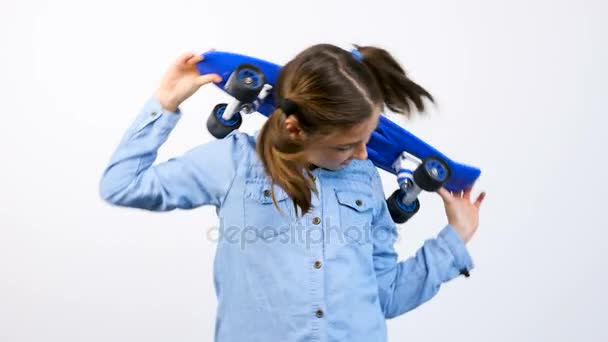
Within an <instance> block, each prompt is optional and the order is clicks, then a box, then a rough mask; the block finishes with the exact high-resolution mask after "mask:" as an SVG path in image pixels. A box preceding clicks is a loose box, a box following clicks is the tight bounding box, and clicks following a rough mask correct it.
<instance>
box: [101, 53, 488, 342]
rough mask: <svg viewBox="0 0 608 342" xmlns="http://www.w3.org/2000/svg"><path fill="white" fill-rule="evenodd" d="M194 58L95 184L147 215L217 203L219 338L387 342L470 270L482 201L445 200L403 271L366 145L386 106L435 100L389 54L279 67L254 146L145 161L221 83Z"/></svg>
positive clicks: (313, 56)
mask: <svg viewBox="0 0 608 342" xmlns="http://www.w3.org/2000/svg"><path fill="white" fill-rule="evenodd" d="M202 58H203V57H201V56H200V55H198V54H193V53H188V54H184V55H183V56H181V57H180V58H179V59H178V60H177V61H176V62H175V63H174V64H173V65H172V66H171V67H170V68H169V69H168V70H167V72H166V74H165V75H164V77H163V79H162V81H161V84H160V87H159V88H158V90H157V91H156V92H155V93H154V95H153V96H151V97H150V99H148V101H147V102H146V104H145V105H144V107H143V110H142V111H141V112H140V113H139V115H138V117H137V119H136V120H135V122H134V123H133V125H132V126H131V127H130V128H129V129H128V131H127V132H126V134H125V135H124V138H123V139H122V141H121V142H120V144H119V145H118V148H117V149H116V151H115V152H114V154H113V156H112V158H111V160H110V162H109V165H108V166H107V168H106V170H105V172H104V173H103V176H102V179H101V182H100V193H101V196H102V197H103V198H104V199H105V200H106V201H107V202H109V203H111V204H114V205H120V206H126V207H134V208H141V209H147V210H153V211H169V210H173V209H175V208H180V209H193V208H196V207H199V206H202V205H208V204H211V205H214V206H215V207H216V208H217V214H218V216H219V218H220V235H219V240H218V245H217V251H216V255H215V260H214V285H215V291H216V295H217V300H218V307H217V319H216V325H215V340H216V341H239V342H240V341H317V340H319V341H365V342H369V341H385V340H386V338H387V334H386V319H389V318H393V317H396V316H399V315H401V314H403V313H405V312H407V311H409V310H412V309H414V308H415V307H417V306H419V305H420V304H422V303H424V302H426V301H427V300H429V299H430V298H431V297H433V296H434V295H435V294H436V293H437V291H438V290H439V287H440V286H441V284H442V283H444V282H447V281H449V280H451V279H453V278H455V277H457V276H458V275H459V274H465V275H468V271H469V270H470V269H472V268H473V263H472V260H471V258H470V256H469V254H468V252H467V249H466V247H465V243H466V242H468V241H469V239H470V238H471V236H472V235H473V234H474V233H475V231H476V229H477V226H478V218H479V207H480V205H481V202H482V201H483V198H484V196H485V193H483V192H482V193H481V194H480V195H479V197H478V198H477V199H476V201H474V202H473V203H471V199H470V194H471V190H472V189H468V190H466V191H464V192H463V193H459V194H456V193H454V194H453V193H450V192H448V191H447V190H445V189H441V190H440V191H439V195H440V196H441V198H442V199H443V202H444V205H445V211H446V214H447V220H448V224H447V225H446V227H445V228H444V229H443V230H442V231H441V232H440V233H439V235H438V236H437V237H436V238H434V239H429V240H427V241H426V242H425V243H424V246H423V247H422V248H421V249H420V250H419V251H418V252H417V253H416V255H415V256H414V257H411V258H409V259H407V260H404V261H398V260H397V259H398V255H397V254H396V252H395V250H394V248H393V244H394V242H395V240H396V239H397V230H396V227H395V224H394V222H393V221H392V220H391V217H390V214H389V212H388V209H387V206H386V202H385V197H384V191H383V188H382V183H381V181H380V177H379V174H378V171H377V169H376V168H375V167H374V165H373V164H372V163H371V161H369V160H368V159H367V152H366V143H367V142H368V140H369V138H370V136H371V134H372V132H373V131H374V129H375V127H376V126H377V124H378V119H379V116H380V115H381V112H382V111H383V110H384V108H385V107H386V108H388V109H390V110H391V111H393V112H397V113H403V114H406V115H410V114H409V113H410V112H411V111H412V109H413V108H411V107H412V106H415V107H416V109H417V110H418V111H423V110H424V103H423V100H424V98H427V99H429V100H431V101H432V96H431V95H430V94H429V93H428V92H427V91H426V90H425V89H423V88H422V87H421V86H419V85H418V84H416V83H414V82H413V81H412V80H410V79H409V78H408V77H407V75H406V74H405V72H404V70H403V69H402V68H401V66H400V65H399V64H398V63H397V62H396V61H395V59H394V58H393V57H392V56H391V55H390V54H389V53H388V52H387V51H385V50H383V49H380V48H376V47H357V49H355V50H353V52H348V51H346V50H343V49H341V48H339V47H336V46H333V45H328V44H321V45H316V46H312V47H310V48H308V49H306V50H305V51H303V52H301V53H300V54H298V55H297V56H296V57H295V58H294V59H293V60H291V61H290V62H289V63H287V64H286V65H285V66H284V67H283V69H282V71H281V74H280V76H279V79H278V81H277V84H276V87H275V89H274V91H275V96H276V98H277V99H279V103H280V105H279V106H278V107H277V110H276V111H275V112H274V113H272V115H271V116H270V117H269V119H268V120H267V121H266V122H265V123H264V126H263V127H262V129H261V130H260V131H259V132H257V133H255V134H254V135H253V136H250V135H248V134H245V133H241V132H238V131H234V132H232V133H231V134H229V135H228V136H227V137H226V138H224V139H222V140H215V141H212V142H209V143H206V144H203V145H200V146H198V147H195V148H194V149H192V150H190V151H188V152H187V153H185V154H184V155H182V156H180V157H178V158H172V159H170V160H168V161H166V162H164V163H160V164H157V165H154V166H153V165H152V164H153V163H154V161H155V159H156V156H157V150H158V148H159V147H160V146H161V145H162V144H163V143H164V142H165V141H166V140H167V137H168V136H169V134H170V132H171V130H172V129H173V128H174V127H175V125H176V124H177V122H178V121H179V119H180V117H181V115H182V113H181V111H180V109H179V105H180V104H181V103H182V102H183V101H184V100H186V99H187V98H188V97H190V96H191V95H192V94H193V93H194V92H196V91H197V90H198V89H199V88H200V87H201V86H202V85H204V84H207V83H210V82H220V81H221V78H220V76H219V75H215V74H210V75H199V74H198V72H197V71H196V68H195V64H196V63H198V62H199V61H201V60H202Z"/></svg>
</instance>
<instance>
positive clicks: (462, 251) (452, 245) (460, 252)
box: [439, 224, 475, 277]
mask: <svg viewBox="0 0 608 342" xmlns="http://www.w3.org/2000/svg"><path fill="white" fill-rule="evenodd" d="M439 238H440V239H442V240H443V241H445V243H446V245H447V246H448V248H449V249H450V252H452V255H453V256H454V266H455V267H456V268H457V269H458V271H459V272H460V274H462V275H464V276H465V277H468V276H469V271H470V270H472V269H473V267H475V265H474V264H473V259H472V258H471V255H470V254H469V251H468V250H467V248H466V246H465V243H464V241H463V240H462V238H461V237H460V235H458V233H457V232H456V230H454V227H452V226H451V225H449V224H448V225H447V226H446V227H445V228H443V230H442V231H441V232H440V233H439Z"/></svg>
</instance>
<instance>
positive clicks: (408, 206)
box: [386, 152, 450, 223]
mask: <svg viewBox="0 0 608 342" xmlns="http://www.w3.org/2000/svg"><path fill="white" fill-rule="evenodd" d="M393 168H394V170H395V171H396V173H397V181H398V182H399V189H397V190H396V191H395V192H394V193H393V194H392V195H391V196H390V197H389V198H388V199H387V200H386V204H387V206H388V210H389V212H390V215H391V217H392V219H393V221H395V222H396V223H405V222H406V221H407V220H409V219H410V218H411V217H412V216H414V214H416V213H417V212H418V210H419V209H420V201H419V200H418V195H419V194H420V193H421V192H422V190H425V191H431V192H434V191H437V190H438V189H439V188H441V187H442V186H443V184H444V183H445V182H446V181H447V180H448V179H449V177H450V168H449V167H448V164H447V163H446V162H445V161H444V160H443V159H441V158H439V157H427V158H425V159H424V160H420V159H418V158H416V157H415V156H414V155H412V154H410V153H407V152H402V153H401V154H400V155H399V158H397V160H395V162H394V163H393Z"/></svg>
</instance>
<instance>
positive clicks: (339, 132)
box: [316, 112, 380, 145]
mask: <svg viewBox="0 0 608 342" xmlns="http://www.w3.org/2000/svg"><path fill="white" fill-rule="evenodd" d="M379 116H380V113H379V112H378V113H374V115H371V116H370V117H369V118H368V119H367V120H366V121H364V122H361V123H359V124H356V125H354V126H352V127H347V128H341V127H336V129H335V130H334V131H333V132H332V133H330V134H328V135H324V136H322V137H319V138H318V139H317V141H316V143H317V144H323V145H346V144H351V143H357V142H360V141H367V138H368V137H369V136H370V135H371V134H372V132H373V131H374V130H375V128H376V126H377V125H378V119H379Z"/></svg>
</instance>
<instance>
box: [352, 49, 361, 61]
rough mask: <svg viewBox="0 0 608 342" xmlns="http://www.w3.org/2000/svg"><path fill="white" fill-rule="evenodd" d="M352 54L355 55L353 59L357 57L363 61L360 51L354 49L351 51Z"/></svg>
mask: <svg viewBox="0 0 608 342" xmlns="http://www.w3.org/2000/svg"><path fill="white" fill-rule="evenodd" d="M350 53H351V54H352V55H353V57H355V59H356V60H358V61H359V62H362V61H363V55H362V54H361V52H360V51H359V49H357V48H354V49H352V50H350Z"/></svg>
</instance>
